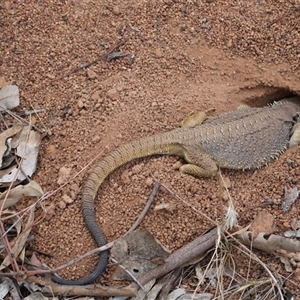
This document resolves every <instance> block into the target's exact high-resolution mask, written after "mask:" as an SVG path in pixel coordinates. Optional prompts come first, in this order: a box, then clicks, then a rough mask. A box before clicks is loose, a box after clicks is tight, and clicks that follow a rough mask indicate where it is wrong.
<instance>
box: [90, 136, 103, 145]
mask: <svg viewBox="0 0 300 300" xmlns="http://www.w3.org/2000/svg"><path fill="white" fill-rule="evenodd" d="M100 140H101V138H100V136H99V135H95V136H94V137H93V138H92V143H93V144H96V143H98V142H100Z"/></svg>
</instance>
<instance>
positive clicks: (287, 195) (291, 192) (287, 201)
mask: <svg viewBox="0 0 300 300" xmlns="http://www.w3.org/2000/svg"><path fill="white" fill-rule="evenodd" d="M298 196H299V191H298V189H297V187H296V186H294V187H293V188H291V189H288V188H287V187H284V200H283V202H282V210H283V212H287V211H289V210H290V208H291V206H292V205H293V204H294V202H295V201H296V200H297V198H298Z"/></svg>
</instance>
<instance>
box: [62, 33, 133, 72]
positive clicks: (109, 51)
mask: <svg viewBox="0 0 300 300" xmlns="http://www.w3.org/2000/svg"><path fill="white" fill-rule="evenodd" d="M129 39H130V37H126V38H124V39H123V40H121V41H120V42H118V43H117V44H116V45H114V46H112V47H111V48H110V49H109V50H108V52H107V53H105V54H102V55H101V56H100V57H98V58H96V59H94V60H92V61H91V62H89V63H86V64H84V65H82V66H80V67H77V68H75V69H73V70H72V71H70V72H69V73H67V74H66V75H65V77H67V76H70V75H71V74H73V73H76V72H78V71H80V70H82V69H86V68H88V67H90V66H92V65H94V64H96V63H98V62H99V61H100V60H102V59H106V58H107V56H109V55H110V54H111V53H113V52H114V51H115V50H117V49H118V48H119V47H121V46H123V45H125V44H126V43H127V42H128V41H129Z"/></svg>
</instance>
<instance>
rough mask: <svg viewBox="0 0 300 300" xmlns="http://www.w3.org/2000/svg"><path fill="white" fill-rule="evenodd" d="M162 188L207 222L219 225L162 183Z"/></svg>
mask: <svg viewBox="0 0 300 300" xmlns="http://www.w3.org/2000/svg"><path fill="white" fill-rule="evenodd" d="M152 177H153V179H154V180H155V181H158V179H156V178H155V177H154V176H152ZM160 184H161V186H163V187H164V188H165V189H166V190H167V191H168V192H169V193H170V194H171V195H173V196H174V197H175V198H176V199H178V200H180V201H181V202H183V203H184V204H185V205H187V206H188V207H190V208H191V209H192V210H193V211H195V212H196V213H198V214H200V215H201V216H203V217H204V218H206V219H207V220H209V221H210V222H211V223H212V224H214V225H216V226H217V225H218V224H217V222H216V221H214V220H213V219H212V218H210V217H209V216H207V215H206V214H204V213H203V212H202V211H200V210H198V209H197V208H195V207H194V206H193V205H191V204H190V203H188V202H187V201H185V200H184V199H183V198H181V197H180V196H178V195H177V194H176V193H174V192H173V191H172V190H171V189H169V188H168V187H167V186H166V185H165V184H163V183H160Z"/></svg>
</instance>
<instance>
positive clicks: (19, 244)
mask: <svg viewBox="0 0 300 300" xmlns="http://www.w3.org/2000/svg"><path fill="white" fill-rule="evenodd" d="M33 221H34V207H33V208H32V210H31V211H30V213H29V217H28V220H27V223H26V226H25V227H24V229H23V232H22V233H21V234H20V235H19V237H18V238H17V240H16V241H15V244H14V245H13V246H12V248H11V251H12V253H9V254H8V255H7V256H6V257H5V259H4V261H3V262H2V264H1V266H0V270H2V269H4V268H6V267H7V266H9V265H10V263H11V255H13V257H15V258H16V259H17V258H20V255H19V254H20V253H21V252H22V250H23V249H24V246H25V243H26V240H27V238H28V236H29V233H30V231H31V227H32V223H33ZM25 229H26V231H24V230H25Z"/></svg>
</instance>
